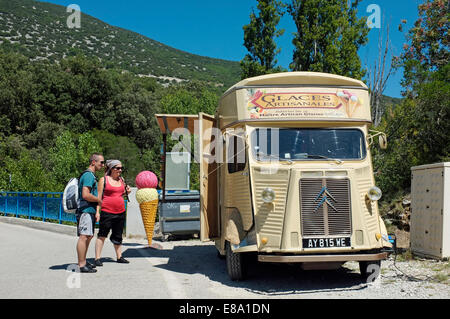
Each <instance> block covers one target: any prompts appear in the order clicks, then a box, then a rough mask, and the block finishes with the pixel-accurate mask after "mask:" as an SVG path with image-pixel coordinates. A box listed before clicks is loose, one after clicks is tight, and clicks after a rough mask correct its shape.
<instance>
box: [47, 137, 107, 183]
mask: <svg viewBox="0 0 450 319" xmlns="http://www.w3.org/2000/svg"><path fill="white" fill-rule="evenodd" d="M101 151H102V150H101V147H100V145H99V143H98V141H97V140H96V139H95V138H94V137H93V135H92V134H91V133H90V132H86V133H83V134H80V135H76V134H73V133H71V132H70V131H65V132H63V133H62V134H61V135H60V136H58V138H57V139H56V142H55V146H54V147H52V148H50V151H49V159H50V161H51V163H52V168H51V173H52V175H53V176H54V178H55V180H56V189H55V190H54V191H59V192H62V191H63V190H64V186H65V185H66V183H67V182H68V181H69V179H70V178H72V177H78V176H79V175H80V174H81V172H83V171H84V170H85V169H86V167H88V165H89V157H90V156H91V154H92V153H95V152H101Z"/></svg>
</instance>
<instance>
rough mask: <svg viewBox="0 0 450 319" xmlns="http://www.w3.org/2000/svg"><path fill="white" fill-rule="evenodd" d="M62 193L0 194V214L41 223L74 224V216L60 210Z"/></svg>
mask: <svg viewBox="0 0 450 319" xmlns="http://www.w3.org/2000/svg"><path fill="white" fill-rule="evenodd" d="M62 195H63V193H54V192H0V213H4V214H5V215H7V216H11V215H12V216H15V217H22V218H28V219H32V218H33V217H34V218H39V219H42V221H44V222H45V221H51V222H58V223H59V224H61V223H62V222H74V223H76V217H75V215H74V214H67V213H65V212H64V210H63V208H62Z"/></svg>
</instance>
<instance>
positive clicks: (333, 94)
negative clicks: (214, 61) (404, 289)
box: [167, 72, 392, 280]
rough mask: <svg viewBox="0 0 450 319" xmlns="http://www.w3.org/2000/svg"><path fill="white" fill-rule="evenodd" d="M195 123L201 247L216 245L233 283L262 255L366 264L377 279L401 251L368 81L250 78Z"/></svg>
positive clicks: (319, 263)
mask: <svg viewBox="0 0 450 319" xmlns="http://www.w3.org/2000/svg"><path fill="white" fill-rule="evenodd" d="M167 116H168V115H167ZM190 119H192V118H190ZM178 122H180V123H183V121H178ZM184 122H186V121H184ZM195 122H196V125H195V129H194V130H195V131H197V132H198V134H199V136H200V137H199V145H198V149H199V153H197V155H196V158H197V159H198V160H199V161H200V209H201V227H200V229H201V239H202V240H204V241H209V240H213V241H214V242H215V246H216V248H217V250H218V254H219V255H222V256H225V257H226V264H227V270H228V274H229V276H230V277H231V279H233V280H242V279H244V278H245V274H246V272H247V271H251V269H248V265H249V264H248V258H247V256H255V255H256V256H257V260H258V261H259V262H277V263H283V262H287V263H300V264H301V266H302V267H303V268H304V269H331V268H337V267H339V266H341V265H342V264H343V263H345V262H347V261H358V262H359V264H360V270H361V274H362V275H363V277H364V278H368V280H374V279H375V278H376V276H377V275H378V274H379V269H380V261H381V260H383V259H386V258H387V255H388V253H387V252H386V251H387V248H390V247H392V244H391V243H390V242H389V237H388V234H387V231H386V227H385V225H384V223H383V220H382V219H381V217H380V215H379V213H378V206H377V200H378V199H379V198H380V197H381V191H380V189H379V188H377V187H376V185H375V181H374V175H373V168H372V159H371V154H370V147H369V146H370V144H371V143H372V141H373V138H374V136H376V135H378V137H379V140H380V145H381V146H382V147H384V146H385V144H386V140H385V135H384V134H383V133H377V134H373V133H372V132H371V131H369V125H370V124H371V114H370V105H369V94H368V88H367V86H366V85H365V84H364V83H363V82H361V81H358V80H354V79H351V78H347V77H343V76H337V75H332V74H325V73H315V72H286V73H277V74H270V75H264V76H258V77H254V78H249V79H246V80H243V81H241V82H239V83H237V84H236V85H234V86H233V87H231V88H230V89H228V90H227V91H226V92H225V93H224V95H223V96H222V98H221V99H220V102H219V105H218V108H217V111H216V114H215V115H214V116H211V115H207V114H202V113H200V114H199V115H198V118H196V121H195Z"/></svg>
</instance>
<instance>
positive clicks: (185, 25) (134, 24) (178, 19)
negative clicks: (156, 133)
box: [45, 0, 425, 97]
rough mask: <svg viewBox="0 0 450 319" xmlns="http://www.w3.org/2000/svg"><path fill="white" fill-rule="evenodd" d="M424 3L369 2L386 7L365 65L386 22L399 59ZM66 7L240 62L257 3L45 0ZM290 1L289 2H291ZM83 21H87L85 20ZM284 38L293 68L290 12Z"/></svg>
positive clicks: (281, 60) (392, 92)
mask: <svg viewBox="0 0 450 319" xmlns="http://www.w3.org/2000/svg"><path fill="white" fill-rule="evenodd" d="M424 1H425V0H364V1H362V3H361V4H360V6H359V16H369V15H370V14H372V13H373V11H371V12H367V8H368V6H369V5H371V4H376V5H378V6H379V8H380V9H381V14H382V24H381V29H376V28H373V29H371V31H370V33H369V43H368V44H367V45H366V46H365V47H363V48H361V49H360V51H359V54H360V58H361V62H362V63H363V65H372V64H373V63H374V61H375V60H376V58H377V54H378V36H379V33H380V31H382V30H383V27H385V26H386V24H387V23H389V24H390V39H391V44H392V51H393V53H394V55H399V54H400V53H401V51H402V47H403V43H405V42H406V39H405V34H406V31H407V30H409V29H410V28H411V26H412V25H413V23H414V21H416V20H417V18H418V13H417V6H418V5H419V4H420V3H422V2H424ZM45 2H50V3H55V4H59V5H63V6H68V5H70V4H77V5H79V6H80V8H81V11H82V12H83V13H86V14H89V15H91V16H94V17H96V18H98V19H100V20H103V21H104V22H106V23H109V24H111V25H114V26H118V27H121V28H124V29H129V30H132V31H134V32H137V33H140V34H142V35H145V36H147V37H149V38H151V39H154V40H156V41H159V42H161V43H164V44H166V45H169V46H171V47H174V48H177V49H180V50H183V51H187V52H190V53H194V54H198V55H203V56H208V57H213V58H220V59H225V60H232V61H240V60H241V59H242V58H243V57H244V56H245V54H246V53H247V51H246V49H245V47H244V46H243V37H244V36H243V30H242V27H243V26H244V25H245V24H248V23H249V21H250V19H249V15H250V13H251V11H252V9H253V8H254V9H255V10H256V5H257V1H256V0H226V1H223V0H222V1H219V0H191V1H188V0H170V1H160V0H128V1H123V0H46V1H45ZM285 2H290V1H289V0H286V1H285ZM402 19H406V20H407V24H406V27H404V31H403V32H400V31H398V25H399V24H400V22H401V20H402ZM81 23H82V22H81ZM279 27H280V28H284V29H285V30H286V31H285V34H284V35H283V36H282V37H280V38H279V39H277V44H278V46H279V47H280V48H281V53H280V54H279V55H278V56H277V59H278V64H279V65H281V66H282V67H284V68H286V69H288V67H289V64H290V63H291V62H292V52H293V49H294V47H293V45H292V38H293V36H292V33H293V32H295V31H296V30H295V25H294V23H293V21H292V18H291V17H290V16H289V15H288V14H286V15H285V16H284V17H283V18H282V20H281V22H280V25H279ZM401 78H402V72H401V70H400V71H397V72H396V74H394V75H393V76H392V77H391V79H390V81H389V82H388V85H387V88H386V90H385V91H384V94H385V95H388V96H393V97H400V96H401V94H400V92H401V86H400V80H401Z"/></svg>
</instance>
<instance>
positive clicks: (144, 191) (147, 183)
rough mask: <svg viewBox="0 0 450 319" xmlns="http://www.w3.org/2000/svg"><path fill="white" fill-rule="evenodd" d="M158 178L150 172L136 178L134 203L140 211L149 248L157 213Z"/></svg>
mask: <svg viewBox="0 0 450 319" xmlns="http://www.w3.org/2000/svg"><path fill="white" fill-rule="evenodd" d="M157 185H158V178H157V177H156V175H155V174H154V173H152V172H150V171H143V172H141V173H139V174H138V175H137V176H136V186H137V188H138V190H137V192H136V201H137V202H138V203H139V208H140V210H141V216H142V223H143V224H144V229H145V233H146V235H147V242H148V245H149V246H151V244H152V239H153V230H154V227H155V220H156V212H157V211H158V191H157V190H156V186H157Z"/></svg>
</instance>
